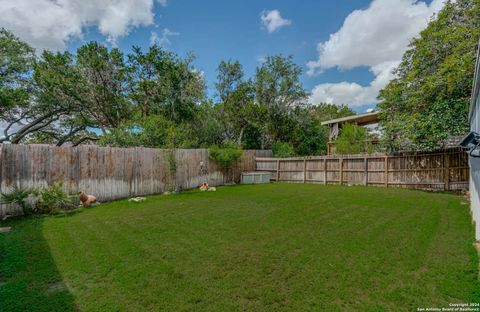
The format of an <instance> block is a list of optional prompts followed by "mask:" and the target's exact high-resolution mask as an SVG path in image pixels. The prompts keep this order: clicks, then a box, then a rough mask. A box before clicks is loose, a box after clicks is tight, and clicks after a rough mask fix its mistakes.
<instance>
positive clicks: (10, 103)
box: [0, 28, 35, 143]
mask: <svg viewBox="0 0 480 312" xmlns="http://www.w3.org/2000/svg"><path fill="white" fill-rule="evenodd" d="M34 65H35V54H34V50H33V48H32V47H30V46H29V45H28V44H27V43H25V42H23V41H21V40H20V39H19V38H17V37H15V36H14V35H13V34H12V33H11V32H10V31H8V30H6V29H5V28H0V123H2V126H3V134H2V135H1V136H0V143H2V142H5V141H10V140H11V138H12V137H13V136H15V134H16V131H17V129H18V128H19V127H21V125H20V124H19V122H21V121H22V120H24V119H25V118H26V117H27V116H29V115H31V114H30V98H31V94H30V93H31V92H32V91H33V88H34V86H33V85H32V81H31V79H30V78H31V74H32V71H33V67H34Z"/></svg>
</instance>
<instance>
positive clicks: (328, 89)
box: [310, 62, 399, 106]
mask: <svg viewBox="0 0 480 312" xmlns="http://www.w3.org/2000/svg"><path fill="white" fill-rule="evenodd" d="M398 64H399V62H385V63H381V64H378V65H375V66H373V67H371V68H370V71H371V72H372V73H373V74H374V75H375V79H374V80H373V81H372V82H371V83H370V85H368V86H366V87H363V86H361V85H359V84H358V83H355V82H345V81H344V82H339V83H322V84H319V85H317V86H315V87H314V88H313V90H312V92H311V95H310V102H311V103H323V102H325V103H335V104H348V105H350V106H355V105H364V104H370V103H375V102H376V101H377V99H376V98H377V95H378V91H380V90H381V89H382V88H383V87H384V86H385V85H386V84H387V83H388V82H389V81H390V80H391V79H392V78H393V74H392V71H393V69H394V68H395V67H397V66H398Z"/></svg>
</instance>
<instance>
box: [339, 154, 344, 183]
mask: <svg viewBox="0 0 480 312" xmlns="http://www.w3.org/2000/svg"><path fill="white" fill-rule="evenodd" d="M338 161H339V166H340V185H342V184H343V158H340V159H339V160H338Z"/></svg>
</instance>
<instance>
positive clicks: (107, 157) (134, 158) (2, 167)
mask: <svg viewBox="0 0 480 312" xmlns="http://www.w3.org/2000/svg"><path fill="white" fill-rule="evenodd" d="M271 155H272V153H271V151H267V150H245V151H244V152H243V155H242V157H241V158H240V160H239V161H237V162H236V163H235V165H234V166H233V168H232V169H231V170H230V172H224V171H222V170H220V169H219V168H218V167H217V165H216V164H215V163H214V162H213V161H210V160H209V154H208V150H207V149H175V150H167V149H153V148H142V147H137V148H112V147H98V146H95V145H84V146H78V147H70V146H65V147H56V146H51V145H6V144H4V145H0V191H1V192H9V191H10V190H11V189H12V187H14V186H19V187H25V188H26V187H41V186H47V185H49V184H51V183H53V182H59V181H61V182H63V185H64V189H65V191H68V192H70V191H74V192H76V191H78V190H82V191H85V192H86V193H88V194H94V195H96V196H97V198H98V199H99V200H100V201H108V200H113V199H120V198H126V197H132V196H142V195H150V194H159V193H162V192H164V191H167V190H174V189H177V190H182V189H190V188H195V187H198V185H199V184H200V183H201V182H204V181H206V182H208V183H209V184H210V185H222V184H225V183H228V182H233V180H235V181H238V180H239V177H240V173H241V172H242V171H253V170H254V169H255V156H271ZM0 208H1V209H0V217H4V216H5V215H6V214H7V213H11V212H12V207H11V206H7V205H0Z"/></svg>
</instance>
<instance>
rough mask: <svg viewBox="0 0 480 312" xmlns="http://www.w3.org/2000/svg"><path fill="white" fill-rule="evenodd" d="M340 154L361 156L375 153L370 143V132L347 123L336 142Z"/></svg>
mask: <svg viewBox="0 0 480 312" xmlns="http://www.w3.org/2000/svg"><path fill="white" fill-rule="evenodd" d="M335 148H336V152H337V153H338V154H360V153H364V152H370V151H373V149H372V147H371V144H369V142H368V130H367V129H366V128H364V127H361V126H357V125H353V124H349V123H346V124H344V125H343V126H342V131H341V132H340V135H339V137H338V139H337V140H336V141H335Z"/></svg>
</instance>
